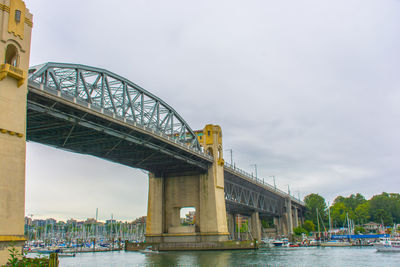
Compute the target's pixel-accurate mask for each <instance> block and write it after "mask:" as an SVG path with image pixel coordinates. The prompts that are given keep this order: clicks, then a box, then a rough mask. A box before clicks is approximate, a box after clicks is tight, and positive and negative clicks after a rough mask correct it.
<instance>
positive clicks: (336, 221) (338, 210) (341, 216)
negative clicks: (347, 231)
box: [330, 202, 354, 227]
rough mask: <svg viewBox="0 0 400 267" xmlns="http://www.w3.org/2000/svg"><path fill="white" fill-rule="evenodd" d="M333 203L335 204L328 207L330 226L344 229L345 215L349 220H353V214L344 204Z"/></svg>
mask: <svg viewBox="0 0 400 267" xmlns="http://www.w3.org/2000/svg"><path fill="white" fill-rule="evenodd" d="M334 203H335V204H333V206H331V207H330V212H331V220H332V225H333V226H334V227H344V226H345V225H346V224H347V221H346V218H347V215H348V216H349V219H353V217H354V212H353V211H352V210H351V209H350V208H348V207H346V204H344V202H334Z"/></svg>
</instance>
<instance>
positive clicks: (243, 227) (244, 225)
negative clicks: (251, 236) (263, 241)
mask: <svg viewBox="0 0 400 267" xmlns="http://www.w3.org/2000/svg"><path fill="white" fill-rule="evenodd" d="M248 231H249V224H248V221H244V222H243V223H242V225H241V226H240V232H241V233H247V232H248Z"/></svg>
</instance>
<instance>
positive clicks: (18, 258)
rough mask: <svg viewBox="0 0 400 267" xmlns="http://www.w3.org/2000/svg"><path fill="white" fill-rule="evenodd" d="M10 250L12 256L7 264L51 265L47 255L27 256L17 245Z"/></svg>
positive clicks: (17, 265)
mask: <svg viewBox="0 0 400 267" xmlns="http://www.w3.org/2000/svg"><path fill="white" fill-rule="evenodd" d="M8 251H9V252H10V257H9V259H8V262H7V264H6V265H5V266H16V267H19V266H32V267H34V266H49V258H47V257H40V256H39V257H36V258H26V257H25V255H24V254H23V253H20V252H19V251H18V249H16V248H15V247H12V248H11V249H9V250H8Z"/></svg>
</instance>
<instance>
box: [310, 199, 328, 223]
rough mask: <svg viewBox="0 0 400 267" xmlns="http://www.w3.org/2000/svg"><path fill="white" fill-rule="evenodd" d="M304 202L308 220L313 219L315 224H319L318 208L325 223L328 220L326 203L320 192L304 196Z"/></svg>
mask: <svg viewBox="0 0 400 267" xmlns="http://www.w3.org/2000/svg"><path fill="white" fill-rule="evenodd" d="M304 202H305V205H306V214H305V219H306V220H311V221H313V223H314V224H315V225H317V210H318V213H319V217H320V218H322V220H323V221H324V222H325V223H326V222H327V214H326V203H325V199H324V198H323V197H322V196H320V195H318V194H310V195H308V196H306V197H305V198H304ZM320 222H321V221H320Z"/></svg>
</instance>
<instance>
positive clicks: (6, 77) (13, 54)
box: [0, 0, 32, 266]
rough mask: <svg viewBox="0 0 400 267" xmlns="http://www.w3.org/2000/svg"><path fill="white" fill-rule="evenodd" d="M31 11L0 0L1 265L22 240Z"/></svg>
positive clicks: (18, 2) (18, 3)
mask: <svg viewBox="0 0 400 267" xmlns="http://www.w3.org/2000/svg"><path fill="white" fill-rule="evenodd" d="M31 31H32V14H30V13H29V10H28V9H27V8H26V7H25V3H24V2H23V1H22V0H0V59H1V61H0V266H2V265H4V264H5V263H6V262H7V258H8V256H9V252H8V248H9V247H10V246H11V245H13V246H14V247H22V245H23V244H24V240H25V237H24V213H25V146H26V135H25V133H26V97H27V72H28V68H29V55H30V44H31Z"/></svg>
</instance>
